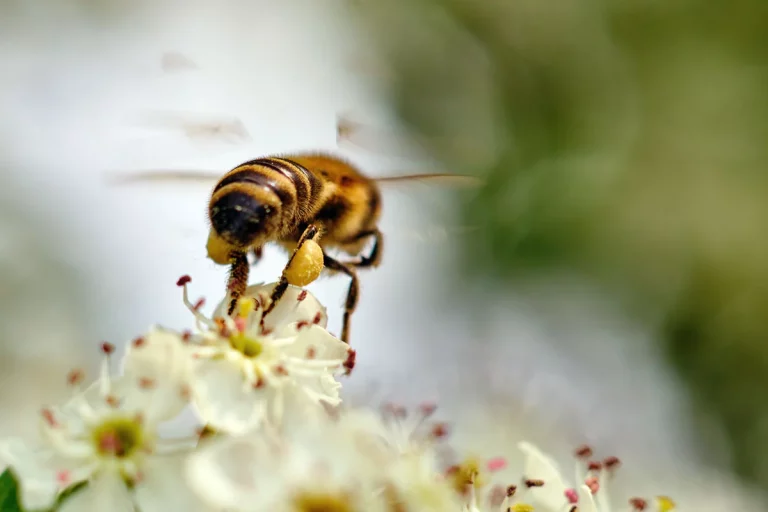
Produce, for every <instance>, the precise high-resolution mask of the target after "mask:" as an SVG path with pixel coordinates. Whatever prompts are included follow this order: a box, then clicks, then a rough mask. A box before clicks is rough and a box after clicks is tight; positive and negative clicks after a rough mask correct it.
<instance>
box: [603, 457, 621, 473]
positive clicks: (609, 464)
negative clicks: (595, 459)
mask: <svg viewBox="0 0 768 512" xmlns="http://www.w3.org/2000/svg"><path fill="white" fill-rule="evenodd" d="M603 465H604V466H605V467H606V468H607V469H609V470H613V469H618V467H619V466H621V461H620V460H619V458H618V457H613V456H611V457H606V458H605V460H603Z"/></svg>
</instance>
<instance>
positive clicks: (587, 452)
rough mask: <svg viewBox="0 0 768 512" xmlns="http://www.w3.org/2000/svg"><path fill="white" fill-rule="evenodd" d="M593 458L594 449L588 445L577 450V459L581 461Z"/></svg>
mask: <svg viewBox="0 0 768 512" xmlns="http://www.w3.org/2000/svg"><path fill="white" fill-rule="evenodd" d="M591 456H592V448H590V447H589V446H588V445H586V444H585V445H582V446H580V447H579V448H577V449H576V457H578V458H580V459H588V458H589V457H591Z"/></svg>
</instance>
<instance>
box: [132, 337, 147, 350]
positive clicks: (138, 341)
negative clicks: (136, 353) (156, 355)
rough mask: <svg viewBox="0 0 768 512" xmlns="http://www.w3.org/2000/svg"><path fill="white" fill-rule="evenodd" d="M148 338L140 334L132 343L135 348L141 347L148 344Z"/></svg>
mask: <svg viewBox="0 0 768 512" xmlns="http://www.w3.org/2000/svg"><path fill="white" fill-rule="evenodd" d="M146 342H147V340H145V339H144V338H143V337H141V336H139V337H138V338H135V339H134V340H133V341H132V342H131V345H133V348H141V347H143V346H144V345H145V344H146Z"/></svg>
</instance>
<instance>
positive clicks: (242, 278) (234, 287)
mask: <svg viewBox="0 0 768 512" xmlns="http://www.w3.org/2000/svg"><path fill="white" fill-rule="evenodd" d="M230 261H231V267H230V268H229V280H228V281H227V290H229V297H230V303H229V309H227V313H228V314H229V315H231V314H232V313H233V312H234V311H235V308H236V307H237V301H238V300H239V299H240V297H242V295H243V294H244V293H245V289H246V288H247V287H248V271H249V265H248V256H247V255H246V253H244V252H236V253H233V254H232V256H231V260H230Z"/></svg>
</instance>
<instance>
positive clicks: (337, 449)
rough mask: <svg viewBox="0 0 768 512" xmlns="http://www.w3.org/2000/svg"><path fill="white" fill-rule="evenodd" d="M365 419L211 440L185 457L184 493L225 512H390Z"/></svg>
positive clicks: (379, 450)
mask: <svg viewBox="0 0 768 512" xmlns="http://www.w3.org/2000/svg"><path fill="white" fill-rule="evenodd" d="M368 418H369V416H367V415H363V416H356V415H354V414H345V415H344V416H342V417H340V418H338V419H337V420H332V419H330V418H329V419H326V420H324V421H317V422H314V423H312V424H310V425H299V424H297V423H291V424H289V425H285V428H282V429H281V430H280V432H279V433H278V431H277V430H275V429H271V428H267V429H266V430H263V431H259V432H252V433H250V434H248V435H245V436H240V437H235V438H223V439H216V440H212V441H210V442H208V443H207V444H206V445H205V446H203V447H201V449H200V450H199V451H198V452H197V453H195V454H194V455H192V456H191V457H190V461H189V464H188V467H187V475H188V478H189V481H190V486H191V487H192V488H194V489H196V491H197V492H198V493H200V496H201V497H202V498H203V499H205V500H206V501H207V502H208V503H209V504H210V505H211V506H213V507H215V508H217V509H226V510H232V511H264V510H269V511H275V512H280V511H286V512H289V511H290V512H302V511H306V512H310V511H316V510H323V511H328V512H332V511H340V512H353V511H361V512H362V511H365V512H376V511H381V512H384V511H391V510H393V509H392V508H390V507H388V505H387V499H388V496H387V494H386V493H385V492H382V484H383V483H384V482H385V480H386V469H387V468H388V462H389V458H388V457H386V456H385V455H384V450H383V448H384V446H383V445H382V443H381V440H380V438H378V437H376V436H375V435H372V433H371V430H370V425H369V424H368V423H367V421H368ZM361 419H362V423H361V422H359V420H361ZM394 510H396V509H394Z"/></svg>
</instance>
